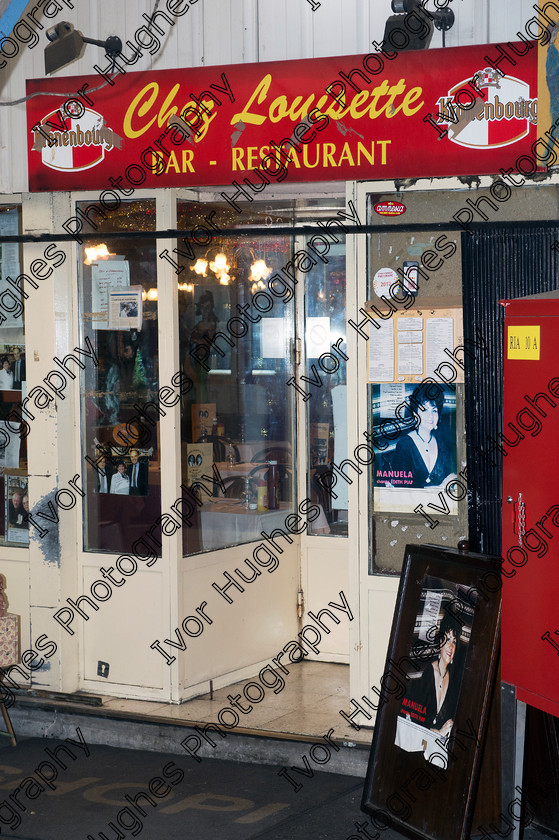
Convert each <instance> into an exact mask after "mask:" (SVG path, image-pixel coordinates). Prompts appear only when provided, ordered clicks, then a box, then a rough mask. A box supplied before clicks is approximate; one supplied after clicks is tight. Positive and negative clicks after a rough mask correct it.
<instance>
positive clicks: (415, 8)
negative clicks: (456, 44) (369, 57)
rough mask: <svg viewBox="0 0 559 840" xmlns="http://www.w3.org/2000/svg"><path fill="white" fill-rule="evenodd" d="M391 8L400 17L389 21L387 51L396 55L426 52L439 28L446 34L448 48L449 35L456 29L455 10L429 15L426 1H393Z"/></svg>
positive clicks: (395, 15)
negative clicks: (394, 52)
mask: <svg viewBox="0 0 559 840" xmlns="http://www.w3.org/2000/svg"><path fill="white" fill-rule="evenodd" d="M391 6H392V11H393V12H395V13H396V14H394V15H391V16H390V17H389V18H388V20H387V21H386V26H385V28H384V38H383V48H385V49H388V50H395V51H396V52H404V51H405V50H426V49H427V48H428V47H429V45H430V43H431V39H432V37H433V32H434V29H435V28H436V29H438V30H439V31H441V32H442V33H443V47H444V46H445V33H446V32H448V30H449V29H451V27H452V26H453V25H454V12H453V11H452V9H439V10H437V11H435V12H429V11H428V10H427V9H425V8H423V3H422V0H392V2H391Z"/></svg>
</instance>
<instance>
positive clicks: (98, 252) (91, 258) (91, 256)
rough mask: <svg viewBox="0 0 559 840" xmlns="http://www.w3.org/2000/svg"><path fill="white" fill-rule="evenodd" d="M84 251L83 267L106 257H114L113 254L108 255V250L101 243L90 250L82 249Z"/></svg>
mask: <svg viewBox="0 0 559 840" xmlns="http://www.w3.org/2000/svg"><path fill="white" fill-rule="evenodd" d="M84 250H85V260H84V261H83V262H84V265H91V263H92V262H95V260H103V259H106V258H107V257H114V256H116V255H115V254H111V253H109V249H108V248H107V246H106V245H105V243H102V244H101V245H93V246H92V247H91V248H84Z"/></svg>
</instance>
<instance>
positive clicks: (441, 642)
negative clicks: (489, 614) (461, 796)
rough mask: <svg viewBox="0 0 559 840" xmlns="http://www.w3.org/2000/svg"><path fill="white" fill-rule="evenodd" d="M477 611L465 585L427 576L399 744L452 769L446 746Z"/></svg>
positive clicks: (398, 729)
mask: <svg viewBox="0 0 559 840" xmlns="http://www.w3.org/2000/svg"><path fill="white" fill-rule="evenodd" d="M474 610H475V598H473V597H472V596H471V595H470V596H469V597H468V596H467V593H466V592H465V591H463V590H462V587H460V586H458V585H457V584H455V583H453V582H452V581H449V580H441V579H439V578H434V577H431V576H429V575H427V576H426V577H425V579H424V582H423V588H422V590H421V595H420V599H419V608H418V610H417V615H416V619H415V628H414V633H413V641H412V644H411V645H410V649H409V654H408V655H409V657H410V659H409V665H408V668H407V688H406V691H405V694H404V696H403V697H402V699H401V702H400V709H399V713H398V720H397V726H396V737H395V739H394V743H395V745H396V746H397V747H399V748H400V749H402V750H404V751H405V752H419V753H422V754H423V756H424V758H425V760H426V761H428V762H429V763H430V764H437V765H438V766H439V767H443V768H446V767H447V766H448V754H447V750H446V744H447V743H448V740H449V738H450V736H451V734H452V731H453V728H454V721H455V719H456V712H457V709H458V704H459V702H460V700H461V687H462V676H463V673H464V664H465V662H466V657H467V654H468V645H469V643H470V637H471V633H472V623H473V618H474ZM411 665H413V667H410V666H411ZM466 702H467V701H466Z"/></svg>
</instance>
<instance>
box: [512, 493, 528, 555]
mask: <svg viewBox="0 0 559 840" xmlns="http://www.w3.org/2000/svg"><path fill="white" fill-rule="evenodd" d="M509 499H510V496H509V497H508V498H507V501H509ZM511 501H512V499H511ZM526 525H527V519H526V503H525V501H524V497H523V494H522V493H519V494H518V501H516V502H514V503H513V506H512V532H513V534H516V536H517V537H518V545H519V546H520V548H522V545H523V540H524V537H525V535H526Z"/></svg>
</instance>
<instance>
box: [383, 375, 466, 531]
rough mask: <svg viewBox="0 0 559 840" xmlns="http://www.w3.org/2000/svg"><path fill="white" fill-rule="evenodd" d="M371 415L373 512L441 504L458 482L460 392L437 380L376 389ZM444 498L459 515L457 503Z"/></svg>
mask: <svg viewBox="0 0 559 840" xmlns="http://www.w3.org/2000/svg"><path fill="white" fill-rule="evenodd" d="M370 414H371V423H372V429H371V432H372V442H373V448H374V451H375V462H374V465H373V486H374V495H375V510H378V511H395V512H396V511H400V512H413V510H414V509H415V508H416V507H417V505H419V504H428V503H429V502H431V501H433V502H437V500H438V498H439V493H440V492H441V491H443V490H444V488H445V487H446V486H447V484H448V482H450V481H452V480H453V479H454V478H456V392H455V391H452V390H451V389H450V387H449V386H446V385H442V384H438V383H436V382H434V381H431V382H430V383H429V382H421V383H420V384H419V385H415V386H414V385H409V384H405V383H383V384H377V385H373V386H372V406H371V412H370ZM445 496H449V499H448V506H449V508H450V510H449V511H448V513H449V514H452V515H456V514H457V512H458V508H457V500H456V499H453V498H452V495H449V494H448V493H445ZM439 504H440V502H439Z"/></svg>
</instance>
